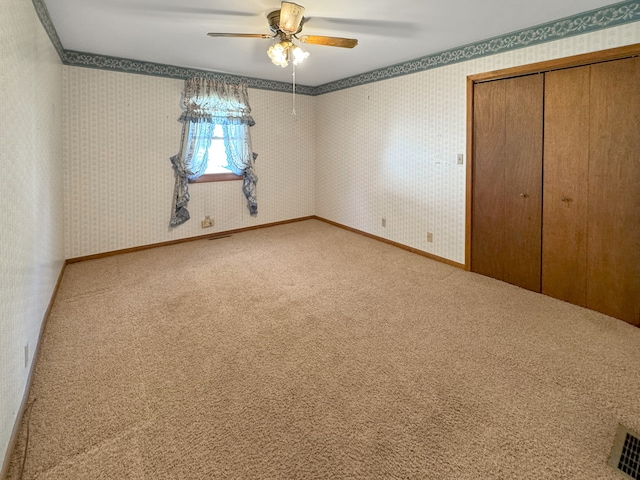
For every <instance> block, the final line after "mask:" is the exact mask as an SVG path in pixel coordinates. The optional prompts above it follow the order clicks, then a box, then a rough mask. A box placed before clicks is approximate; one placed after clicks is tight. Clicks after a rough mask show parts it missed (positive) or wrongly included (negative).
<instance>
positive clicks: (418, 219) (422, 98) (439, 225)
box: [315, 22, 640, 263]
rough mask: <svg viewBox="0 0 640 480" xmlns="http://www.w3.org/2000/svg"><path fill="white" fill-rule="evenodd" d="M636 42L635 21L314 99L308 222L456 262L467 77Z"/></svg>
mask: <svg viewBox="0 0 640 480" xmlns="http://www.w3.org/2000/svg"><path fill="white" fill-rule="evenodd" d="M638 42H640V23H639V22H636V23H632V24H626V25H622V26H618V27H614V28H610V29H605V30H599V31H596V32H593V33H588V34H584V35H579V36H574V37H570V38H566V39H563V40H557V41H554V42H549V43H543V44H539V45H535V46H531V47H527V48H522V49H518V50H511V51H508V52H505V53H500V54H497V55H493V56H486V57H482V58H478V59H475V60H471V61H467V62H462V63H455V64H451V65H447V66H443V67H440V68H435V69H431V70H427V71H423V72H419V73H414V74H411V75H406V76H401V77H396V78H393V79H389V80H384V81H379V82H376V83H369V84H366V85H360V86H356V87H352V88H348V89H344V90H339V91H336V92H332V93H326V94H324V95H320V96H319V97H315V98H316V101H317V103H316V107H315V108H316V116H317V119H316V136H315V146H316V165H317V168H316V176H315V179H316V200H315V202H316V203H315V204H316V208H315V213H316V215H318V216H320V217H324V218H327V219H329V220H333V221H335V222H338V223H341V224H344V225H348V226H350V227H352V228H356V229H358V230H362V231H365V232H368V233H372V234H374V235H378V236H381V237H384V238H387V239H390V240H393V241H395V242H399V243H401V244H404V245H408V246H411V247H414V248H417V249H420V250H423V251H426V252H429V253H432V254H434V255H438V256H440V257H443V258H446V259H449V260H452V261H455V262H458V263H464V253H465V248H464V247H465V195H466V191H465V188H466V165H458V164H457V163H456V160H457V154H459V153H463V154H464V153H465V152H466V77H467V75H471V74H475V73H481V72H487V71H492V70H496V69H501V68H507V67H513V66H517V65H525V64H528V63H534V62H538V61H543V60H548V59H553V58H560V57H566V56H570V55H577V54H581V53H586V52H590V51H595V50H602V49H606V48H613V47H617V46H622V45H629V44H633V43H638ZM465 163H466V159H465ZM382 218H385V219H386V227H382V221H381V220H382ZM427 232H432V233H433V242H432V243H429V242H427V241H426V234H427Z"/></svg>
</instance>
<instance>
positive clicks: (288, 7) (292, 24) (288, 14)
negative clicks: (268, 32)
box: [278, 2, 304, 34]
mask: <svg viewBox="0 0 640 480" xmlns="http://www.w3.org/2000/svg"><path fill="white" fill-rule="evenodd" d="M303 15H304V7H303V6H302V5H298V4H297V3H292V2H282V4H281V6H280V23H279V25H278V26H279V27H280V30H282V31H283V32H285V33H289V34H294V33H298V31H299V30H300V23H301V22H302V17H303Z"/></svg>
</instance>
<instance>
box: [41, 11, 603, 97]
mask: <svg viewBox="0 0 640 480" xmlns="http://www.w3.org/2000/svg"><path fill="white" fill-rule="evenodd" d="M45 3H46V6H47V9H48V10H49V15H50V17H51V20H52V22H53V24H54V26H55V28H56V31H57V33H58V36H59V37H60V40H61V42H62V45H63V46H64V48H65V49H66V50H77V51H80V52H88V53H94V54H101V55H109V56H115V57H121V58H127V59H133V60H142V61H147V62H154V63H161V64H167V65H175V66H180V67H188V68H196V69H200V70H212V71H217V72H222V73H229V74H234V75H242V76H246V77H254V78H261V79H266V80H276V81H283V82H289V81H291V73H292V70H291V67H289V68H281V67H278V66H276V65H273V64H272V63H271V61H270V60H269V58H268V57H267V54H266V51H267V49H268V47H269V46H270V45H271V44H272V43H275V40H271V39H257V38H255V39H251V38H212V37H208V36H207V32H231V33H266V34H269V33H270V31H269V27H268V22H267V18H266V17H267V14H268V13H269V12H271V11H273V10H277V9H279V8H280V2H279V0H45ZM297 3H299V4H301V5H303V6H304V7H305V8H306V11H305V19H306V23H305V25H304V29H303V32H302V33H303V34H307V35H328V36H337V37H348V38H357V39H358V41H359V44H358V46H356V47H355V48H354V49H343V48H335V47H327V46H319V45H303V48H304V49H305V50H307V51H308V52H310V56H309V58H308V59H307V60H306V61H305V62H304V63H303V64H302V65H300V66H299V67H298V68H297V72H296V80H297V82H298V83H300V84H303V85H308V86H317V85H322V84H325V83H328V82H331V81H335V80H339V79H342V78H346V77H349V76H352V75H356V74H359V73H364V72H368V71H371V70H375V69H378V68H382V67H387V66H389V65H393V64H396V63H400V62H404V61H407V60H412V59H415V58H419V57H423V56H426V55H429V54H432V53H437V52H441V51H443V50H447V49H449V48H453V47H459V46H462V45H465V44H468V43H472V42H476V41H480V40H485V39H488V38H491V37H494V36H497V35H502V34H505V33H509V32H513V31H515V30H519V29H522V28H527V27H532V26H535V25H538V24H541V23H546V22H550V21H553V20H558V19H560V18H563V17H567V16H571V15H575V14H577V13H582V12H585V11H588V10H592V9H596V8H600V7H602V6H605V5H610V4H613V3H614V2H612V1H611V0H570V1H569V0H481V1H478V0H446V1H445V0H439V1H437V0H348V1H346V0H298V2H297Z"/></svg>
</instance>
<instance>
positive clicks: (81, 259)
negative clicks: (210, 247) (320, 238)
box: [66, 216, 315, 264]
mask: <svg viewBox="0 0 640 480" xmlns="http://www.w3.org/2000/svg"><path fill="white" fill-rule="evenodd" d="M313 218H315V217H313V216H308V217H299V218H292V219H290V220H282V221H279V222H272V223H263V224H261V225H252V226H251V227H242V228H236V229H234V230H224V231H222V232H216V233H210V234H208V235H199V236H197V237H188V238H181V239H179V240H170V241H168V242H160V243H150V244H148V245H141V246H139V247H131V248H123V249H121V250H112V251H110V252H103V253H96V254H94V255H86V256H83V257H74V258H68V259H67V261H66V263H67V264H70V263H78V262H84V261H86V260H96V259H99V258H106V257H112V256H114V255H122V254H124V253H133V252H140V251H142V250H149V249H150V248H158V247H167V246H169V245H178V244H180V243H186V242H195V241H196V240H209V239H212V238H217V237H225V236H229V235H233V234H235V233H242V232H248V231H250V230H258V229H261V228H268V227H277V226H278V225H286V224H288V223H296V222H303V221H305V220H312V219H313Z"/></svg>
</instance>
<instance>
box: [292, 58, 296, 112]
mask: <svg viewBox="0 0 640 480" xmlns="http://www.w3.org/2000/svg"><path fill="white" fill-rule="evenodd" d="M292 76H293V111H292V112H291V115H297V113H296V64H295V62H294V63H293V74H292Z"/></svg>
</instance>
